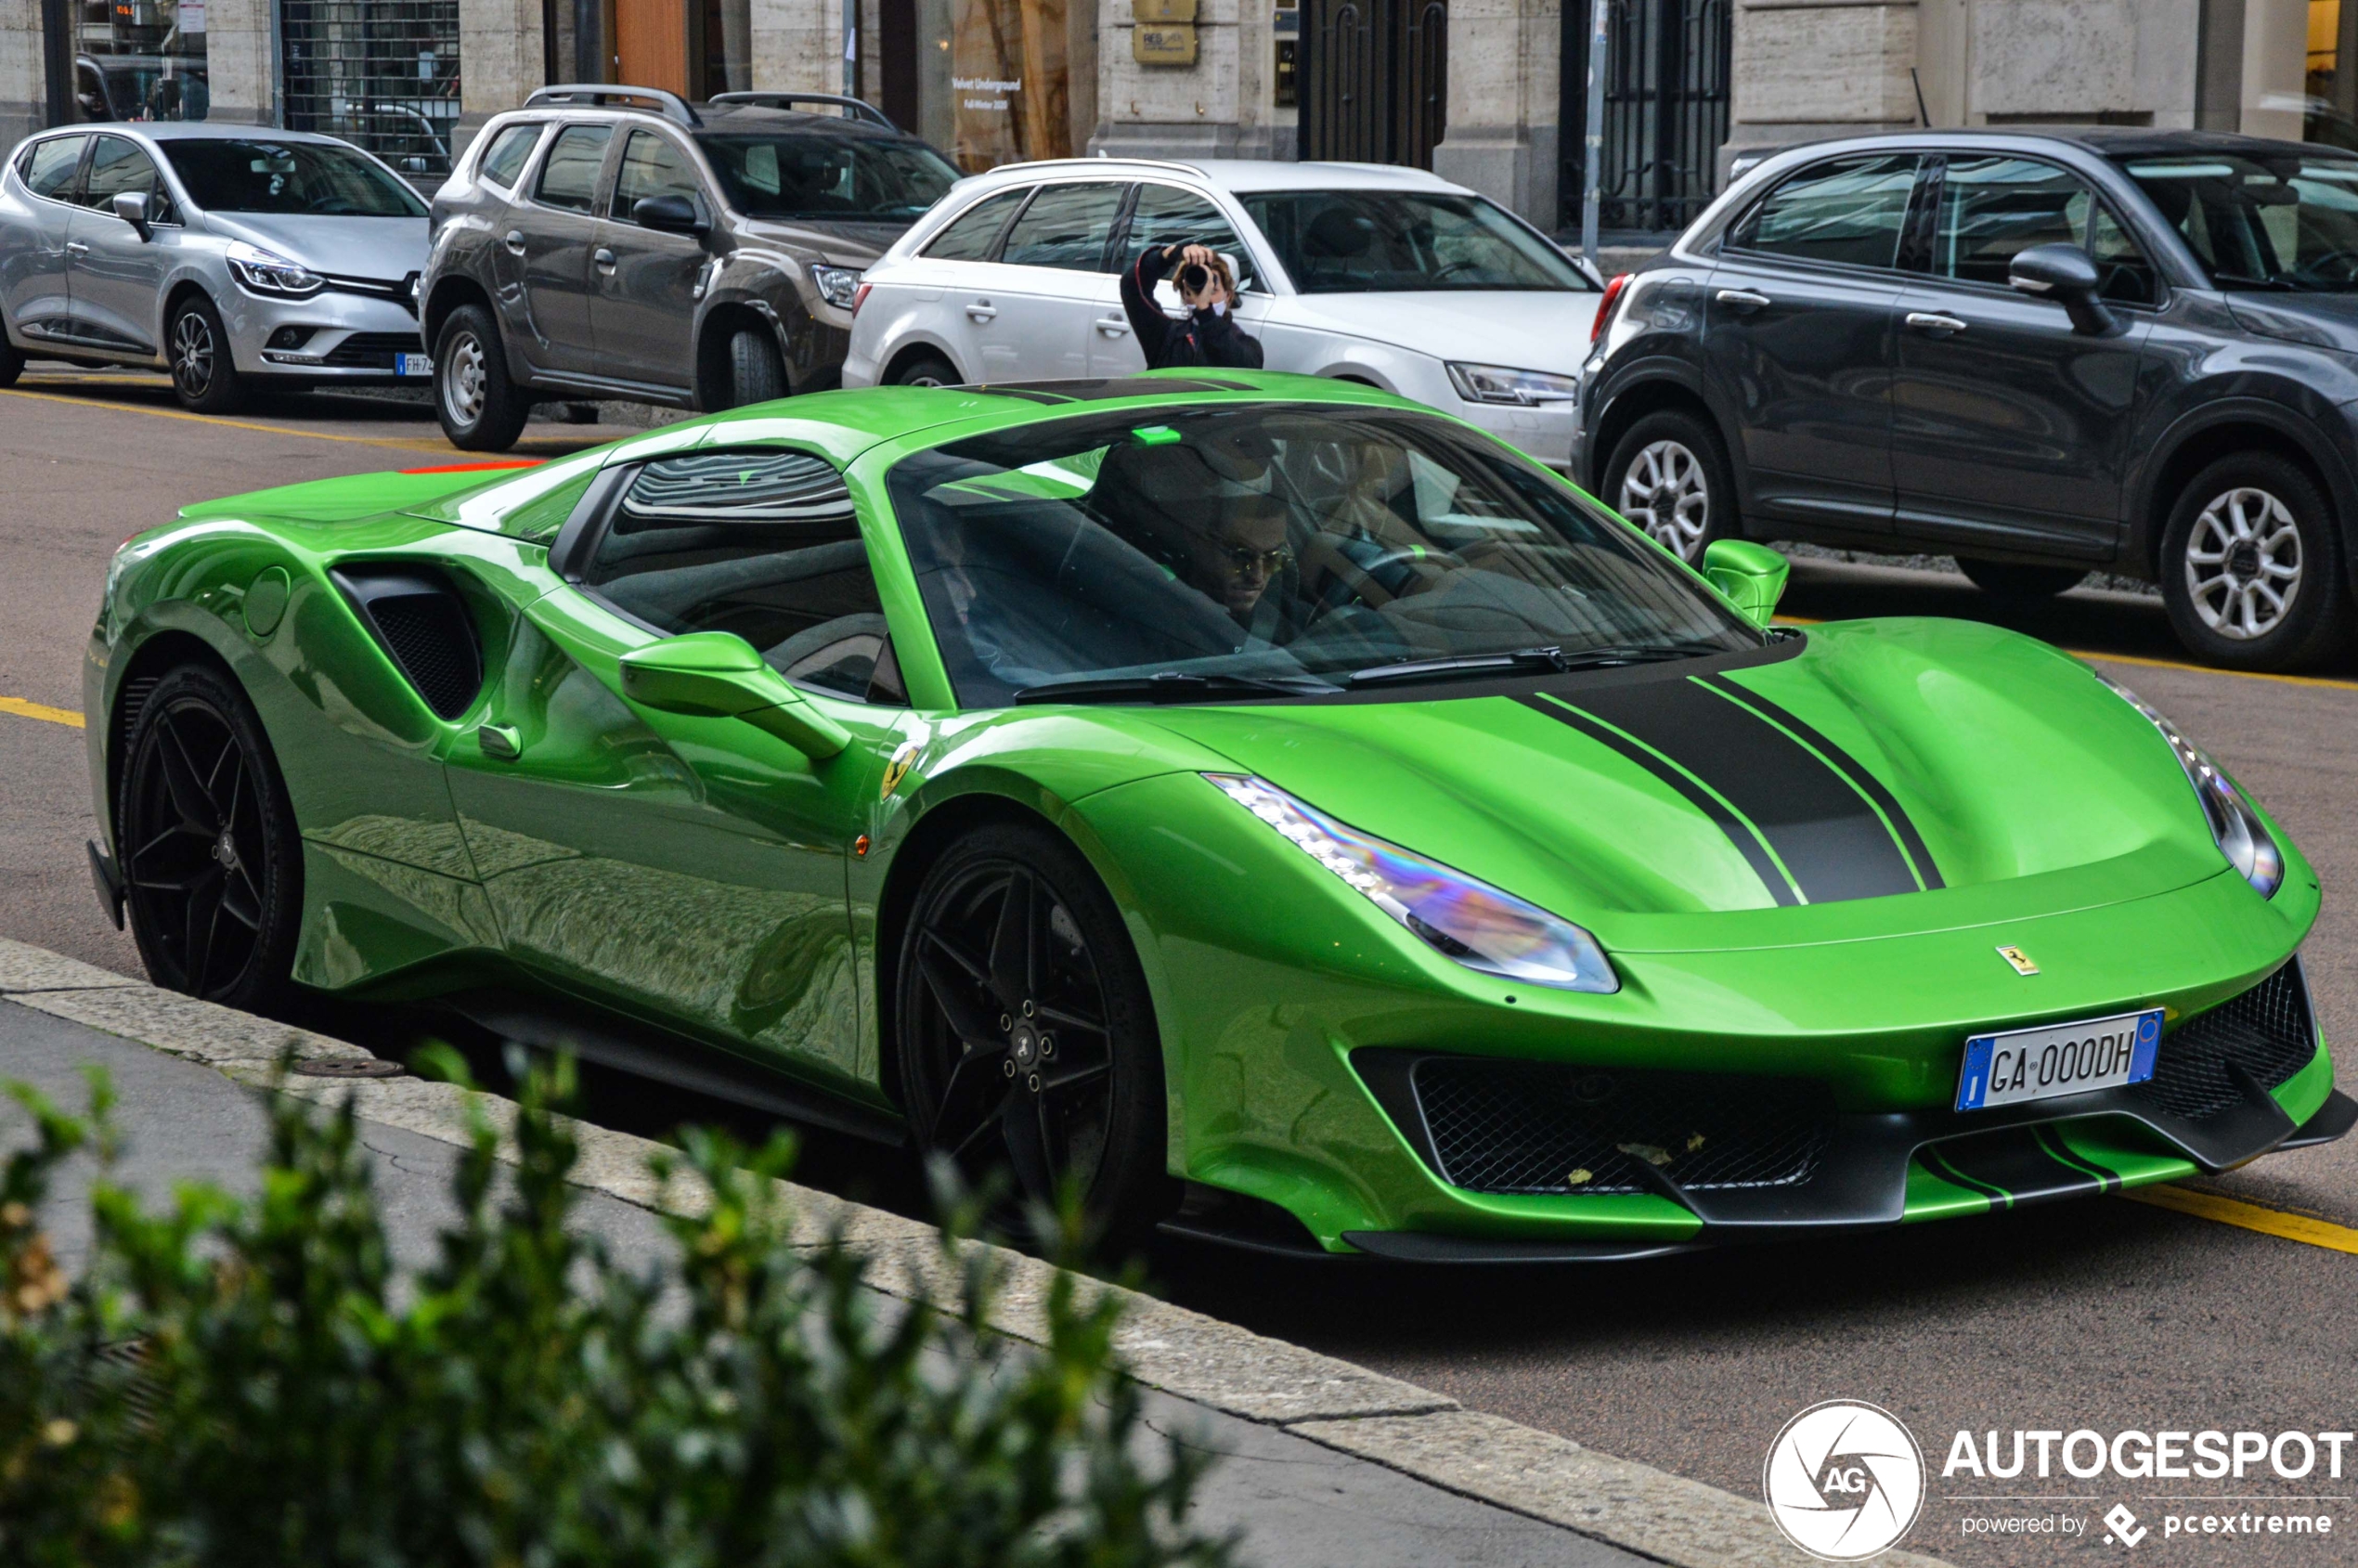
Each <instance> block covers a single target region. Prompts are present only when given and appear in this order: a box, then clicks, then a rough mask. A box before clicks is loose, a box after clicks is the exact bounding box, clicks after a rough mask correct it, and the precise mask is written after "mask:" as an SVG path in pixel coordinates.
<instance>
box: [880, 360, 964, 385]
mask: <svg viewBox="0 0 2358 1568" xmlns="http://www.w3.org/2000/svg"><path fill="white" fill-rule="evenodd" d="M892 384H893V385H895V386H956V385H958V384H959V382H958V369H957V367H956V366H954V365H952V364H951V363H950V361H949V360H947V359H941V358H937V357H936V356H933V355H930V354H928V355H926V356H924V357H922V358H917V359H912V360H910V361H909V362H908V363H907V364H905V365H903V366H901V367H900V369H897V370H895V371H894V372H893V373H892Z"/></svg>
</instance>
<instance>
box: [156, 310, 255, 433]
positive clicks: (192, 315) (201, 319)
mask: <svg viewBox="0 0 2358 1568" xmlns="http://www.w3.org/2000/svg"><path fill="white" fill-rule="evenodd" d="M164 336H165V340H166V349H167V352H168V353H169V354H170V356H171V366H172V390H173V391H174V393H175V394H176V395H178V396H179V398H180V406H181V407H182V408H188V409H191V410H193V411H195V412H197V413H200V414H228V413H235V412H236V411H237V410H238V409H239V408H242V407H244V405H245V400H246V388H245V382H244V380H243V379H242V378H241V377H240V376H239V374H238V366H237V361H236V360H235V359H234V358H233V357H232V356H231V354H230V351H229V333H228V331H227V330H226V329H225V328H223V326H222V325H221V313H220V312H219V311H217V310H215V309H214V308H213V302H212V301H211V300H209V299H207V298H205V297H204V296H203V295H202V294H190V295H189V296H188V298H187V299H185V300H183V301H181V302H180V306H179V308H178V309H176V310H175V311H174V312H173V313H172V323H171V325H170V326H169V327H167V328H166V329H165V330H164Z"/></svg>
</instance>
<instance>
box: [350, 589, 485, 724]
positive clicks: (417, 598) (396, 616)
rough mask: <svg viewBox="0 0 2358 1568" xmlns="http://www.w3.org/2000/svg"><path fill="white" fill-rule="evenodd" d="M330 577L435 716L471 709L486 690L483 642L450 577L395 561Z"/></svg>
mask: <svg viewBox="0 0 2358 1568" xmlns="http://www.w3.org/2000/svg"><path fill="white" fill-rule="evenodd" d="M331 575H332V576H333V577H334V578H335V580H336V586H337V587H338V588H340V589H342V590H343V592H344V597H345V598H347V599H349V600H351V601H352V604H353V608H355V609H356V610H357V611H359V612H360V618H361V619H362V620H363V621H365V622H366V623H368V626H369V630H371V631H373V632H375V633H376V634H377V641H380V642H382V643H383V644H384V649H385V652H386V653H388V654H392V655H393V662H394V663H395V665H397V666H399V667H400V668H401V673H402V674H404V675H406V676H408V678H409V684H410V685H412V686H414V687H416V688H417V692H418V695H420V696H421V697H423V698H424V699H425V703H426V706H428V707H430V708H432V709H434V714H435V716H436V717H437V718H441V719H456V718H458V717H459V716H460V714H462V713H464V712H466V711H467V709H468V707H469V706H471V705H473V702H474V700H475V693H478V692H480V691H482V690H483V640H482V638H481V636H480V635H479V634H478V633H477V631H476V629H475V621H474V616H471V615H469V614H468V613H467V604H466V601H465V600H463V599H461V598H460V597H459V590H457V589H455V588H453V587H451V586H450V583H449V581H448V579H447V578H445V577H442V576H441V575H440V574H439V573H435V572H431V571H422V570H420V569H419V568H417V567H414V566H391V565H387V566H370V565H355V566H343V567H339V568H338V569H337V570H336V571H335V572H333V573H332V574H331Z"/></svg>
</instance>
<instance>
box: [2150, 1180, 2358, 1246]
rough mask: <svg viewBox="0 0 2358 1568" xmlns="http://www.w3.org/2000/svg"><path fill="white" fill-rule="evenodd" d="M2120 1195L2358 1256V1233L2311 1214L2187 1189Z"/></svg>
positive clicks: (2152, 1188)
mask: <svg viewBox="0 0 2358 1568" xmlns="http://www.w3.org/2000/svg"><path fill="white" fill-rule="evenodd" d="M2120 1196H2121V1197H2123V1198H2127V1199H2132V1200H2134V1201H2136V1202H2139V1203H2150V1204H2152V1205H2153V1206H2154V1207H2155V1208H2157V1209H2170V1210H2174V1211H2176V1212H2179V1213H2181V1214H2192V1215H2193V1216H2194V1217H2195V1218H2196V1219H2198V1220H2212V1221H2216V1222H2217V1223H2218V1224H2220V1225H2235V1226H2237V1227H2239V1228H2240V1229H2244V1230H2256V1231H2258V1232H2260V1233H2261V1235H2263V1236H2274V1237H2281V1238H2284V1239H2285V1240H2287V1241H2299V1242H2301V1243H2304V1244H2305V1245H2308V1246H2311V1247H2323V1248H2325V1249H2326V1251H2329V1252H2352V1253H2358V1230H2352V1228H2351V1227H2350V1226H2348V1225H2335V1224H2333V1223H2332V1222H2331V1221H2329V1220H2319V1219H2312V1218H2311V1217H2310V1216H2309V1215H2307V1214H2295V1213H2289V1212H2286V1211H2285V1210H2282V1209H2264V1208H2262V1207H2261V1206H2260V1205H2259V1204H2257V1203H2246V1202H2245V1201H2243V1199H2239V1198H2222V1197H2221V1196H2220V1195H2219V1194H2217V1193H2215V1192H2201V1191H2197V1190H2196V1189H2195V1188H2193V1187H2183V1186H2141V1187H2135V1188H2132V1189H2131V1190H2130V1191H2128V1192H2124V1193H2122V1194H2121V1195H2120Z"/></svg>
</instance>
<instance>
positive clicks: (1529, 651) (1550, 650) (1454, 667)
mask: <svg viewBox="0 0 2358 1568" xmlns="http://www.w3.org/2000/svg"><path fill="white" fill-rule="evenodd" d="M1719 651H1720V650H1718V649H1716V648H1713V647H1710V646H1708V645H1705V644H1699V643H1691V642H1686V643H1678V642H1673V643H1662V644H1658V645H1656V646H1654V647H1651V648H1639V647H1634V646H1631V645H1629V644H1626V643H1607V644H1606V645H1604V646H1602V647H1598V648H1575V649H1574V650H1573V651H1571V652H1570V653H1566V652H1565V651H1564V650H1563V649H1561V648H1559V647H1556V646H1554V645H1552V644H1550V645H1549V646H1548V647H1545V648H1517V649H1515V650H1514V651H1513V652H1511V653H1505V654H1466V655H1464V656H1463V657H1460V658H1454V659H1409V660H1407V661H1406V662H1405V663H1401V664H1380V665H1376V666H1374V667H1371V668H1367V669H1358V670H1354V671H1352V673H1351V675H1350V677H1349V680H1350V681H1351V684H1353V685H1354V686H1379V685H1382V684H1384V683H1386V682H1388V681H1396V680H1448V679H1449V678H1451V677H1453V676H1458V675H1483V674H1502V673H1503V674H1510V673H1512V672H1514V671H1517V670H1547V671H1549V672H1552V673H1555V674H1561V673H1562V672H1563V671H1565V670H1569V669H1605V668H1610V667H1613V666H1615V665H1625V664H1653V663H1655V662H1657V661H1659V660H1662V659H1685V658H1692V657H1693V656H1694V655H1696V654H1705V653H1717V652H1719Z"/></svg>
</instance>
